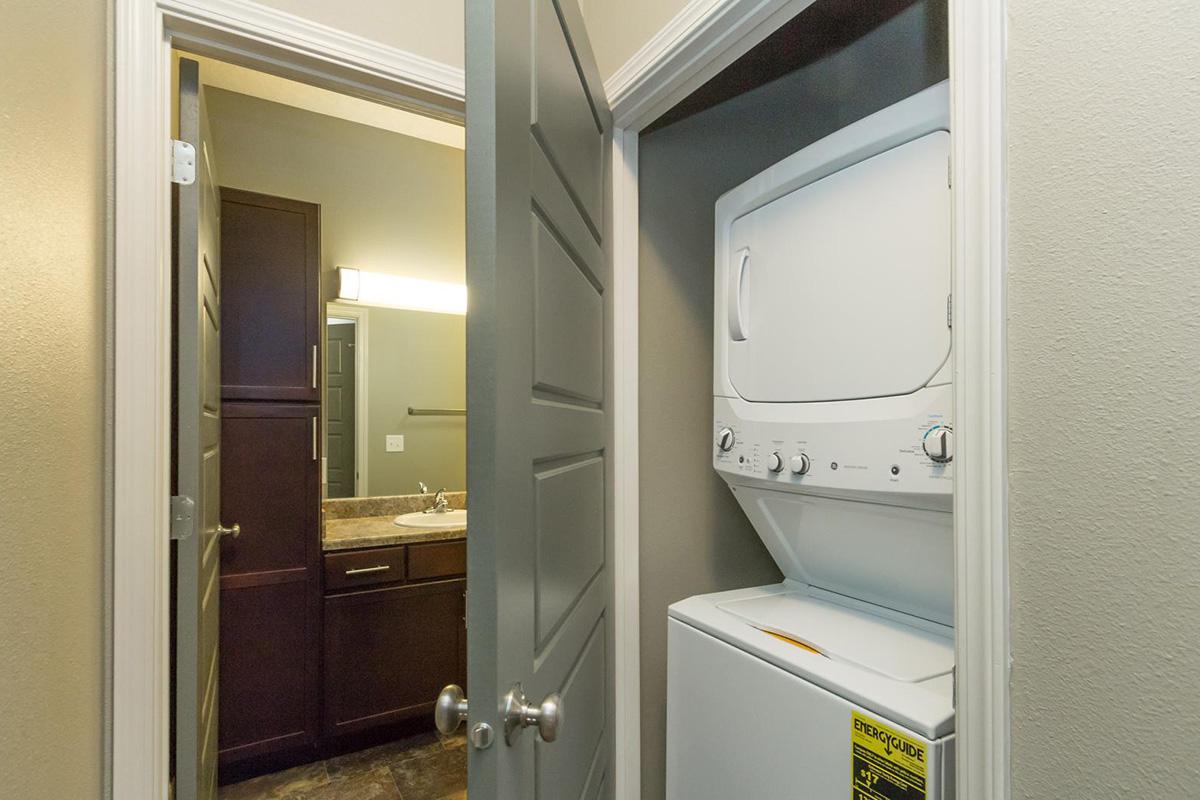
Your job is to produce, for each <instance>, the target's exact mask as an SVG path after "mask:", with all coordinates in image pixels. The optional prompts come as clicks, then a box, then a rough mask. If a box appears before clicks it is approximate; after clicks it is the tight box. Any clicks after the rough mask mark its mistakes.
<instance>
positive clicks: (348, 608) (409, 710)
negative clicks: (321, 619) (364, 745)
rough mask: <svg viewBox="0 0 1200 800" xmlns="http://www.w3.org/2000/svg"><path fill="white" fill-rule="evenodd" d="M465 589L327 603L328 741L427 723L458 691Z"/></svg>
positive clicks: (385, 592)
mask: <svg viewBox="0 0 1200 800" xmlns="http://www.w3.org/2000/svg"><path fill="white" fill-rule="evenodd" d="M465 592H466V581H462V580H454V581H440V582H438V583H429V584H421V585H416V586H397V587H394V588H390V589H374V590H369V591H363V592H356V593H353V594H344V595H333V596H330V597H326V598H325V667H324V671H325V730H326V733H328V734H331V735H336V734H343V733H351V732H355V731H361V730H365V729H367V728H371V727H374V726H376V725H383V724H387V723H390V722H398V721H400V720H404V719H409V718H411V717H415V716H421V715H427V714H430V713H431V712H432V711H433V701H434V700H435V699H436V698H437V695H438V692H439V691H440V690H441V688H442V687H443V686H445V685H446V684H448V683H459V684H461V683H463V682H464V680H465V672H466V664H465V660H464V657H463V653H464V650H465V646H466V628H465V624H464V621H463V616H464V613H465V602H464V600H465V595H464V593H465Z"/></svg>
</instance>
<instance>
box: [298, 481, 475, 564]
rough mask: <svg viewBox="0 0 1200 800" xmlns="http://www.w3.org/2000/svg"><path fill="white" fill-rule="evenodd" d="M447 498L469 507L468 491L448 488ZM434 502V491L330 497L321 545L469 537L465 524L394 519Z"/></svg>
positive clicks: (332, 547) (377, 544)
mask: <svg viewBox="0 0 1200 800" xmlns="http://www.w3.org/2000/svg"><path fill="white" fill-rule="evenodd" d="M446 499H447V500H448V501H449V503H450V507H451V508H466V507H467V493H466V492H447V493H446ZM432 502H433V497H432V495H421V494H404V495H393V496H391V497H351V498H344V499H342V498H339V499H334V500H326V501H325V502H324V503H323V504H322V508H323V516H324V520H325V522H324V530H323V531H322V535H321V549H322V550H324V551H325V552H330V551H333V550H355V549H358V548H363V547H386V546H389V545H399V544H418V543H420V542H452V541H457V540H461V539H465V538H466V537H467V529H466V528H465V527H463V528H406V527H401V526H399V525H396V524H395V523H393V522H392V520H394V519H395V518H396V517H397V516H399V515H400V514H407V513H409V512H412V511H422V510H424V509H426V508H428V507H429V506H430V504H432Z"/></svg>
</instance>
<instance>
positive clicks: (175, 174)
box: [171, 139, 196, 186]
mask: <svg viewBox="0 0 1200 800" xmlns="http://www.w3.org/2000/svg"><path fill="white" fill-rule="evenodd" d="M195 182H196V148H195V147H193V146H192V145H190V144H188V143H187V142H181V141H180V140H178V139H172V140H171V183H178V184H180V185H182V186H190V185H191V184H193V183H195Z"/></svg>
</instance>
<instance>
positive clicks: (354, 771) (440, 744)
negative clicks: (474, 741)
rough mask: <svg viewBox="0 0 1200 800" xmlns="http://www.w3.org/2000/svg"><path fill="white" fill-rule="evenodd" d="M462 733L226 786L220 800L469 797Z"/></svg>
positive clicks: (429, 736) (425, 737)
mask: <svg viewBox="0 0 1200 800" xmlns="http://www.w3.org/2000/svg"><path fill="white" fill-rule="evenodd" d="M466 796H467V748H466V739H465V738H464V736H463V735H461V734H460V735H458V736H448V737H443V736H439V735H437V734H435V733H422V734H418V735H416V736H410V737H408V738H406V739H400V740H399V741H396V742H390V743H388V744H384V745H380V746H378V747H372V748H370V749H368V750H359V751H358V752H355V753H347V754H346V755H343V756H337V757H335V758H331V759H328V760H327V761H318V762H316V763H314V764H304V765H303V766H299V767H293V768H292V769H287V770H284V771H283V772H275V773H272V774H270V775H260V776H259V777H257V778H251V779H250V780H248V781H242V782H241V783H233V784H229V785H228V786H222V787H221V790H220V794H219V798H220V800H466Z"/></svg>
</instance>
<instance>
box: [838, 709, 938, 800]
mask: <svg viewBox="0 0 1200 800" xmlns="http://www.w3.org/2000/svg"><path fill="white" fill-rule="evenodd" d="M928 755H929V752H928V749H927V747H926V745H925V743H924V742H922V741H920V740H919V739H914V738H913V737H911V736H909V735H908V734H906V733H902V732H901V731H898V730H896V729H895V728H893V727H891V726H889V725H886V724H884V723H882V722H880V721H879V720H877V719H873V718H872V717H868V716H866V715H865V714H860V713H858V712H857V711H854V712H851V720H850V763H851V767H850V794H851V797H852V798H853V800H925V798H926V792H925V781H926V775H927V774H928V766H929V762H928V758H927V757H928Z"/></svg>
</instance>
